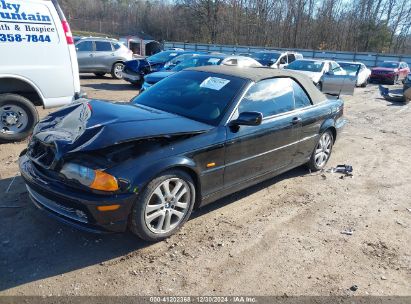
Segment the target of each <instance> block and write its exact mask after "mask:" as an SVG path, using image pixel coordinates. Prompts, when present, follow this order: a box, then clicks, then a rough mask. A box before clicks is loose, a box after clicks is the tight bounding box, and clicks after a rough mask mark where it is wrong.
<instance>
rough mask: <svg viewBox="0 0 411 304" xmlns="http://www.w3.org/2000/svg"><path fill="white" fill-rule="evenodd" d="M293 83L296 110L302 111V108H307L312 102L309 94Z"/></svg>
mask: <svg viewBox="0 0 411 304" xmlns="http://www.w3.org/2000/svg"><path fill="white" fill-rule="evenodd" d="M292 82H293V90H294V100H295V108H296V109H300V108H305V107H308V106H310V105H311V100H310V98H309V97H308V96H307V93H305V91H304V90H303V88H302V87H301V86H300V84H298V83H297V82H295V81H294V80H292Z"/></svg>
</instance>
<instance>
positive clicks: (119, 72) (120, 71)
mask: <svg viewBox="0 0 411 304" xmlns="http://www.w3.org/2000/svg"><path fill="white" fill-rule="evenodd" d="M123 70H124V65H122V64H116V66H115V67H114V75H116V77H117V78H118V79H121V78H123Z"/></svg>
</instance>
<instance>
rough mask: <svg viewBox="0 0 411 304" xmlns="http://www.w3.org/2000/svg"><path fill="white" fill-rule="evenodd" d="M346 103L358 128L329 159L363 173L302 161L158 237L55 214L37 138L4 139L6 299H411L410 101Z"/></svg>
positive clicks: (371, 94)
mask: <svg viewBox="0 0 411 304" xmlns="http://www.w3.org/2000/svg"><path fill="white" fill-rule="evenodd" d="M82 85H83V88H84V89H85V90H86V91H87V92H88V95H89V97H91V98H101V99H115V100H129V99H130V98H131V97H133V96H134V95H135V94H136V90H135V89H134V88H133V87H132V86H130V85H128V84H126V83H125V82H122V81H115V80H112V79H110V78H101V79H97V78H95V77H91V76H90V77H83V78H82ZM344 99H345V101H346V106H345V115H346V118H347V119H348V120H349V124H348V126H347V127H346V129H345V131H344V134H343V135H342V136H340V138H339V140H338V141H337V144H336V146H335V148H334V151H333V156H332V158H331V160H330V162H329V163H328V166H327V167H328V168H331V167H334V166H336V165H338V164H350V165H352V166H353V168H354V177H352V178H350V177H345V178H344V177H343V176H341V175H340V174H333V173H327V172H324V173H318V174H317V173H316V174H310V173H309V172H308V171H307V169H305V168H304V167H301V168H297V169H295V170H292V171H290V172H288V173H286V174H283V175H281V176H279V177H277V178H274V179H271V180H269V181H266V182H264V183H262V184H259V185H257V186H255V187H252V188H250V189H247V190H245V191H242V192H239V193H236V194H234V195H231V196H229V197H227V198H225V199H222V200H220V201H218V202H216V203H214V204H211V205H209V206H207V207H205V208H203V209H200V210H197V211H195V212H194V214H193V216H192V219H191V220H190V221H189V222H187V223H186V225H185V226H184V228H183V229H182V230H181V231H180V232H179V233H178V234H177V235H175V236H173V237H171V238H170V239H168V240H166V241H163V242H160V243H156V244H150V243H145V242H143V241H141V240H139V239H137V238H136V237H134V236H133V235H131V234H130V233H126V234H112V235H93V234H88V233H84V232H80V231H77V230H75V229H73V228H70V227H67V226H65V225H63V224H60V223H58V222H56V221H55V220H53V219H51V218H48V217H47V216H45V215H44V214H42V213H41V212H40V211H38V210H36V209H35V207H34V206H33V205H32V203H31V202H30V200H29V198H28V196H27V192H26V191H25V187H24V184H23V182H22V180H21V178H20V177H19V176H18V166H17V159H18V155H19V153H20V152H21V150H23V149H24V148H25V146H26V145H27V143H26V142H22V143H16V144H3V145H0V162H1V164H2V166H1V168H0V193H1V199H0V202H1V203H0V218H1V221H2V223H1V229H0V295H42V296H48V295H153V294H155V295H159V294H160V295H239V294H241V295H244V294H246V295H283V294H287V295H402V296H410V295H411V285H410V284H409V283H410V281H411V258H410V244H411V238H410V236H411V234H410V225H411V200H410V197H411V187H410V183H411V175H410V172H411V160H410V153H411V119H410V117H411V110H410V106H409V105H404V104H400V103H390V102H388V101H385V100H383V99H381V98H379V97H378V89H377V87H376V86H368V87H367V88H365V89H364V88H359V89H356V92H355V96H353V97H346V98H344ZM39 111H40V114H41V116H44V115H46V114H47V113H48V112H49V110H43V109H39ZM15 176H17V177H16V178H15ZM10 184H11V186H10ZM7 190H8V191H7ZM5 207H13V208H5ZM344 230H352V235H346V234H342V233H341V232H342V231H344ZM353 285H357V286H358V289H357V290H356V291H352V290H350V287H351V286H353Z"/></svg>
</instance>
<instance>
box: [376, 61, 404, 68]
mask: <svg viewBox="0 0 411 304" xmlns="http://www.w3.org/2000/svg"><path fill="white" fill-rule="evenodd" d="M398 65H399V64H398V62H388V61H387V62H383V63H381V64H380V65H379V66H380V67H381V68H391V69H396V68H398Z"/></svg>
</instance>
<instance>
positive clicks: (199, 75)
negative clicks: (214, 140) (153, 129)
mask: <svg viewBox="0 0 411 304" xmlns="http://www.w3.org/2000/svg"><path fill="white" fill-rule="evenodd" d="M246 82H247V80H245V79H242V78H237V77H233V76H228V75H220V74H213V73H205V72H197V71H182V72H179V73H176V74H175V75H173V76H170V77H167V78H166V79H164V80H162V81H160V82H159V83H157V84H156V86H155V88H152V89H150V90H147V91H144V92H143V93H142V94H140V95H139V96H137V97H136V98H134V99H133V101H132V102H133V103H134V104H137V105H144V106H148V107H150V108H154V109H158V110H162V111H165V112H169V113H174V114H177V115H180V116H184V117H187V118H190V119H193V120H197V121H200V122H203V123H207V124H210V125H217V124H218V123H219V122H220V120H221V119H222V117H223V115H224V113H225V111H226V110H227V107H228V106H229V104H230V103H231V102H232V100H233V99H234V98H235V96H236V95H237V94H238V92H239V91H240V90H241V89H242V87H243V86H244V84H245V83H246Z"/></svg>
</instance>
